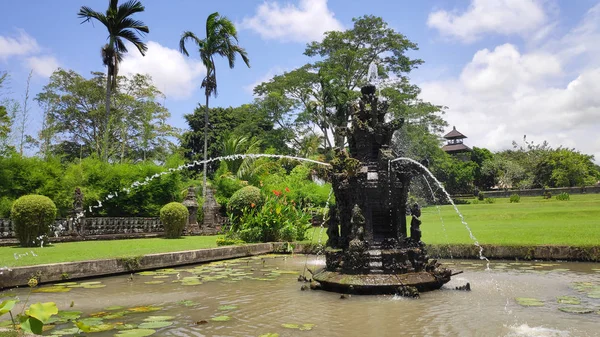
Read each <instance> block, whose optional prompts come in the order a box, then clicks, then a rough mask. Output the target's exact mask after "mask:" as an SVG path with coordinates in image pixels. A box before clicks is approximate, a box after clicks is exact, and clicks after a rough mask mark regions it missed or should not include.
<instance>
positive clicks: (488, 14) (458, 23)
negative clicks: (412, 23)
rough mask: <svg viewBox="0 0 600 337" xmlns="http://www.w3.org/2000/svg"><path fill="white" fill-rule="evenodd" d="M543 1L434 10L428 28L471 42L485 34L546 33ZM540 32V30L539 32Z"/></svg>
mask: <svg viewBox="0 0 600 337" xmlns="http://www.w3.org/2000/svg"><path fill="white" fill-rule="evenodd" d="M546 22H547V15H546V12H545V10H544V6H543V3H542V0H472V1H471V4H470V5H469V7H468V8H467V9H466V10H465V11H462V12H460V11H458V10H454V11H446V10H437V11H434V12H432V13H431V14H429V17H428V19H427V25H428V26H429V27H431V28H435V29H437V30H438V31H439V32H440V34H442V35H443V36H446V37H453V38H457V39H459V40H461V41H463V42H473V41H475V40H477V39H479V38H481V36H482V35H483V34H485V33H496V34H502V35H513V34H518V35H525V34H536V33H537V34H540V32H541V33H542V34H544V35H545V34H547V30H548V28H549V27H551V26H544V25H545V24H546ZM538 30H540V31H538Z"/></svg>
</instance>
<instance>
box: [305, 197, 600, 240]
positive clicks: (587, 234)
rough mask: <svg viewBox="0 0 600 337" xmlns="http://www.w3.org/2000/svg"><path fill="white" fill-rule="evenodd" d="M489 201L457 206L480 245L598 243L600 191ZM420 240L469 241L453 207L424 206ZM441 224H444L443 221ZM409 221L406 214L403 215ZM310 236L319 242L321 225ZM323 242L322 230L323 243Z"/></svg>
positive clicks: (599, 233)
mask: <svg viewBox="0 0 600 337" xmlns="http://www.w3.org/2000/svg"><path fill="white" fill-rule="evenodd" d="M494 200H495V203H493V204H484V203H479V204H468V205H458V206H457V207H458V209H459V211H460V212H461V213H462V214H463V216H464V218H465V221H466V222H467V224H468V226H469V227H470V228H471V230H472V232H473V235H474V236H475V237H476V238H477V239H478V241H479V243H482V244H497V245H510V246H516V245H567V246H598V245H600V194H584V195H571V200H569V201H559V200H556V198H552V199H546V200H545V199H543V198H542V197H521V201H520V202H519V203H509V199H508V198H498V199H494ZM422 213H423V214H422V216H421V220H422V221H423V223H422V225H421V231H422V232H423V237H422V240H423V241H424V242H426V243H429V244H472V243H473V240H472V239H471V238H470V237H469V232H468V231H467V229H466V227H465V225H463V224H462V223H461V221H460V218H459V217H458V215H457V213H456V212H455V211H454V209H453V208H452V206H441V207H439V212H438V208H437V207H435V206H431V207H425V208H423V210H422ZM440 215H441V219H442V220H443V225H442V220H440ZM407 219H408V222H409V223H410V217H407ZM311 231H316V232H315V235H314V237H313V236H312V232H309V233H308V235H307V237H308V238H309V239H310V238H313V240H312V242H314V243H317V242H318V237H319V232H320V230H319V228H314V229H311ZM326 241H327V234H326V233H325V231H323V234H322V236H321V242H326Z"/></svg>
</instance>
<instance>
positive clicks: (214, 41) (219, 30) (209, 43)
mask: <svg viewBox="0 0 600 337" xmlns="http://www.w3.org/2000/svg"><path fill="white" fill-rule="evenodd" d="M187 40H192V41H193V42H194V43H195V44H196V46H197V47H198V52H199V53H200V59H201V60H202V63H203V64H204V66H205V67H206V77H205V78H204V80H203V81H202V88H204V95H205V97H206V105H205V109H206V110H205V114H204V166H203V171H204V177H203V182H202V196H203V197H206V160H207V148H208V143H207V141H208V137H207V135H208V99H209V97H210V95H213V94H214V95H215V96H216V95H217V72H216V67H215V55H219V56H222V57H225V58H227V61H228V62H229V68H231V69H233V67H234V66H235V58H236V54H239V55H240V57H241V58H242V60H243V61H244V63H245V64H246V66H248V67H250V60H249V59H248V55H247V54H246V50H244V48H242V47H240V46H239V45H238V38H237V30H236V28H235V26H234V25H233V23H232V22H231V21H230V20H229V19H227V18H226V17H224V16H220V15H219V13H218V12H215V13H212V14H211V15H209V16H208V18H207V19H206V37H205V38H204V39H199V38H198V37H197V36H196V35H195V34H194V33H193V32H191V31H185V32H184V33H183V35H182V36H181V39H180V40H179V50H180V51H181V52H182V53H183V54H184V55H186V56H189V55H190V54H189V53H188V51H187V49H186V48H185V41H187Z"/></svg>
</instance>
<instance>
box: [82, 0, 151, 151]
mask: <svg viewBox="0 0 600 337" xmlns="http://www.w3.org/2000/svg"><path fill="white" fill-rule="evenodd" d="M143 11H144V6H143V5H142V3H141V2H140V1H137V0H129V1H127V2H125V3H123V4H121V5H119V0H109V3H108V8H107V9H106V13H101V12H97V11H95V10H93V9H91V8H90V7H87V6H82V7H81V9H80V10H79V13H78V14H77V16H78V17H79V18H81V19H84V20H83V22H82V23H84V22H88V21H91V20H92V19H94V20H97V21H99V22H100V23H102V24H103V25H104V26H105V27H106V29H107V30H108V43H107V44H106V45H104V47H102V63H103V64H104V65H105V66H106V67H107V71H106V103H105V109H106V115H105V120H106V123H107V125H108V124H109V123H110V97H111V91H112V90H114V89H115V87H116V85H117V75H118V73H119V62H121V61H122V60H123V56H124V55H125V53H127V46H126V45H125V42H124V40H126V41H129V42H131V43H132V44H133V45H134V46H135V47H136V48H137V49H138V51H139V52H140V54H142V56H145V55H146V51H147V50H148V47H147V46H146V44H145V43H144V42H142V40H141V39H140V36H143V35H144V33H146V34H147V33H149V32H150V30H149V29H148V26H146V25H145V24H144V23H143V22H142V21H139V20H135V19H133V18H132V16H133V15H134V14H136V13H140V12H143ZM108 139H109V138H108V134H106V135H104V144H103V149H104V150H107V148H108ZM103 155H104V156H103V157H104V159H105V160H107V159H108V153H107V152H106V151H105V153H103Z"/></svg>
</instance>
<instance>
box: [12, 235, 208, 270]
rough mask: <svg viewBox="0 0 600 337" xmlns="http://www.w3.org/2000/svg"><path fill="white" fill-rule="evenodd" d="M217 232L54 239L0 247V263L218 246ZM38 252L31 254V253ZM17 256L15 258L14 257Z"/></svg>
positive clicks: (19, 264)
mask: <svg viewBox="0 0 600 337" xmlns="http://www.w3.org/2000/svg"><path fill="white" fill-rule="evenodd" d="M218 237H219V236H216V235H215V236H186V237H182V238H180V239H163V238H151V239H131V240H109V241H80V242H64V243H56V244H53V245H51V246H49V247H44V248H39V247H38V248H20V247H0V267H18V266H28V265H37V264H46V263H59V262H72V261H82V260H95V259H107V258H119V257H134V256H140V255H145V254H153V253H166V252H176V251H182V250H193V249H202V248H214V247H217V243H216V240H217V238H218ZM31 252H33V253H35V255H37V256H33V254H32V253H31ZM15 257H17V258H15Z"/></svg>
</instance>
